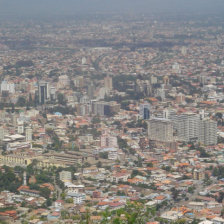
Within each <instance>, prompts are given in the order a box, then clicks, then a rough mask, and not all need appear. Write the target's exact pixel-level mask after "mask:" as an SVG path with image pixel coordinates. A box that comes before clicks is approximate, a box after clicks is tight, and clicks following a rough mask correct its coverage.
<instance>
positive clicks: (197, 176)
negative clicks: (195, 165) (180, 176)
mask: <svg viewBox="0 0 224 224" xmlns="http://www.w3.org/2000/svg"><path fill="white" fill-rule="evenodd" d="M193 179H194V180H204V179H205V172H204V170H196V169H195V170H194V172H193Z"/></svg>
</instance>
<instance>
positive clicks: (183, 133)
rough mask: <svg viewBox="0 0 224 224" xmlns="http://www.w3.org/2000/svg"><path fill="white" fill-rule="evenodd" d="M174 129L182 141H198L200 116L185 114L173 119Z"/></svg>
mask: <svg viewBox="0 0 224 224" xmlns="http://www.w3.org/2000/svg"><path fill="white" fill-rule="evenodd" d="M172 120H173V121H174V128H175V129H176V131H177V136H178V139H179V140H180V141H185V142H189V141H197V140H198V137H199V122H200V117H199V115H198V114H194V113H185V114H181V115H179V116H175V117H173V118H172Z"/></svg>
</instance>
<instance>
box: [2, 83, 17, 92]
mask: <svg viewBox="0 0 224 224" xmlns="http://www.w3.org/2000/svg"><path fill="white" fill-rule="evenodd" d="M2 92H8V93H12V94H13V93H15V84H14V83H8V82H7V81H3V82H2V83H1V93H2Z"/></svg>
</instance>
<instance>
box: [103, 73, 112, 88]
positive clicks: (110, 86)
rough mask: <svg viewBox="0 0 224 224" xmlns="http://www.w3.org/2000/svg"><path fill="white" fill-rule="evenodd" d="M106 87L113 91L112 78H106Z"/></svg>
mask: <svg viewBox="0 0 224 224" xmlns="http://www.w3.org/2000/svg"><path fill="white" fill-rule="evenodd" d="M104 87H105V88H106V89H108V90H112V89H113V80H112V78H111V77H110V76H107V77H105V78H104Z"/></svg>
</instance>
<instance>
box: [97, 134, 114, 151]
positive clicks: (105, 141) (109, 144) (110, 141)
mask: <svg viewBox="0 0 224 224" xmlns="http://www.w3.org/2000/svg"><path fill="white" fill-rule="evenodd" d="M100 145H101V147H102V148H116V147H118V145H117V137H116V136H113V135H111V134H109V132H106V133H104V134H102V135H101V138H100Z"/></svg>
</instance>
